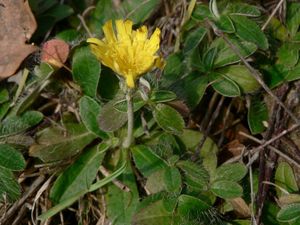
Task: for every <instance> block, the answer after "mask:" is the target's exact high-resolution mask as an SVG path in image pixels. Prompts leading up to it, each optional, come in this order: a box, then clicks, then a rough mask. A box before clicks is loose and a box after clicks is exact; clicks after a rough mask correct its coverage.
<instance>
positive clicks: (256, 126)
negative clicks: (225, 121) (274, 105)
mask: <svg viewBox="0 0 300 225" xmlns="http://www.w3.org/2000/svg"><path fill="white" fill-rule="evenodd" d="M247 117H248V124H249V128H250V131H251V133H252V134H259V133H261V132H263V131H264V130H265V129H266V127H265V126H264V124H263V123H264V121H268V108H267V106H266V105H265V103H264V102H263V101H261V100H260V99H258V98H255V97H253V98H251V101H250V106H249V110H248V116H247Z"/></svg>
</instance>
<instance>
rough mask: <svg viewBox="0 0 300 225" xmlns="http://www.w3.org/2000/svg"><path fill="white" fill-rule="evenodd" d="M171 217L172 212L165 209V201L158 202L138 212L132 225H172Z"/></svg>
mask: <svg viewBox="0 0 300 225" xmlns="http://www.w3.org/2000/svg"><path fill="white" fill-rule="evenodd" d="M173 217H174V216H173V211H172V210H168V209H167V208H166V206H165V200H159V201H156V202H154V203H152V204H150V205H148V206H146V207H144V208H142V209H141V210H140V211H138V212H137V213H136V214H135V215H134V217H133V222H132V225H153V224H155V225H166V224H174V223H173Z"/></svg>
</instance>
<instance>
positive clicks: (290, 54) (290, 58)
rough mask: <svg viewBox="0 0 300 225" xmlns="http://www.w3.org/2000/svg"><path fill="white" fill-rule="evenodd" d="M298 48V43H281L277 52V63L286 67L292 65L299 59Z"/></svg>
mask: <svg viewBox="0 0 300 225" xmlns="http://www.w3.org/2000/svg"><path fill="white" fill-rule="evenodd" d="M299 50H300V44H299V43H289V42H285V43H283V45H282V46H281V47H280V48H279V49H278V52H277V57H278V63H279V64H282V65H284V66H286V67H288V68H292V67H294V66H295V65H296V64H297V62H298V59H299Z"/></svg>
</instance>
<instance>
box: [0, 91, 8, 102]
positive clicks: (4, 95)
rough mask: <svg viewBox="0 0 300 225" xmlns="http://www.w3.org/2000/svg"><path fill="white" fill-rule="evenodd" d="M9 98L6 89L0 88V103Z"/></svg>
mask: <svg viewBox="0 0 300 225" xmlns="http://www.w3.org/2000/svg"><path fill="white" fill-rule="evenodd" d="M8 100H9V94H8V91H7V89H5V88H3V87H2V88H0V104H2V103H4V102H7V101H8Z"/></svg>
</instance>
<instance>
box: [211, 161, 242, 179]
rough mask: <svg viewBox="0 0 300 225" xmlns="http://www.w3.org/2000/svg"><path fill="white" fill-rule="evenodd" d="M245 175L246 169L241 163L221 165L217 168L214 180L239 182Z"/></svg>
mask: <svg viewBox="0 0 300 225" xmlns="http://www.w3.org/2000/svg"><path fill="white" fill-rule="evenodd" d="M246 174H247V167H246V166H245V165H244V164H242V163H232V164H223V165H221V166H219V167H218V168H217V171H216V176H215V178H214V180H228V181H234V182H237V181H240V180H241V179H242V178H243V177H244V176H245V175H246Z"/></svg>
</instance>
